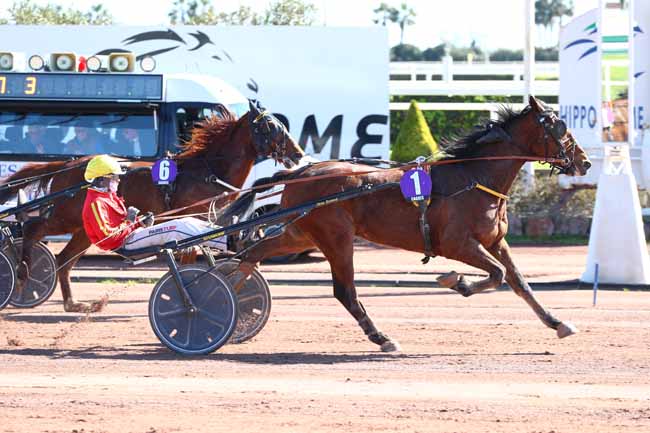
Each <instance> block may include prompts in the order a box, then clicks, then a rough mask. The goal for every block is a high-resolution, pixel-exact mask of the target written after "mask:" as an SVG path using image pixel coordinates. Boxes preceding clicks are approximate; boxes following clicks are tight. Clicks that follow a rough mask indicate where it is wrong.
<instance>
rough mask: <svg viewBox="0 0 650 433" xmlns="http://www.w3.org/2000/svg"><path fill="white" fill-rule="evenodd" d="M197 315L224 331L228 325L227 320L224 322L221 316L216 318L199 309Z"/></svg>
mask: <svg viewBox="0 0 650 433" xmlns="http://www.w3.org/2000/svg"><path fill="white" fill-rule="evenodd" d="M199 313H200V314H201V315H202V316H205V317H204V320H207V321H208V322H210V323H212V324H214V325H217V326H218V327H219V328H221V329H226V324H227V323H228V319H226V320H224V318H223V317H221V316H216V315H214V314H212V313H210V312H209V311H207V310H203V309H199Z"/></svg>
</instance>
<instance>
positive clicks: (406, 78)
mask: <svg viewBox="0 0 650 433" xmlns="http://www.w3.org/2000/svg"><path fill="white" fill-rule="evenodd" d="M627 65H628V61H627V60H604V61H603V73H604V78H603V86H604V92H605V93H604V96H605V98H606V99H607V100H611V99H612V92H611V88H612V86H627V81H612V79H611V76H612V68H613V67H626V66H627ZM523 74H524V64H523V62H485V63H484V62H472V63H468V62H454V61H453V60H452V59H451V57H446V58H445V59H444V60H443V61H441V62H391V63H390V80H389V91H390V95H391V96H488V97H489V96H521V97H522V100H521V102H522V103H523V95H524V94H525V88H524V81H523ZM486 75H487V76H494V77H495V78H498V79H490V80H478V79H473V77H479V76H486ZM559 75H560V64H559V63H558V62H536V63H535V77H536V78H535V81H534V82H533V94H535V95H537V96H540V97H542V98H544V97H545V96H556V97H557V96H558V95H559V92H560V81H559ZM514 105H515V108H517V104H514ZM408 106H409V104H408V103H403V102H392V103H391V104H390V109H391V110H406V109H408ZM522 106H523V105H522ZM495 107H496V104H492V103H459V102H432V103H421V104H420V108H422V109H423V110H449V111H456V110H459V111H464V110H480V111H490V112H493V111H494V109H495ZM554 108H555V109H557V106H556V105H555V106H554Z"/></svg>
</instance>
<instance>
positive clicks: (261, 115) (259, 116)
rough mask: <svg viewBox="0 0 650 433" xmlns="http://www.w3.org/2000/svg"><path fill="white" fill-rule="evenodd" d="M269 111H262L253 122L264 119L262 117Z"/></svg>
mask: <svg viewBox="0 0 650 433" xmlns="http://www.w3.org/2000/svg"><path fill="white" fill-rule="evenodd" d="M268 113H269V112H268V111H267V110H264V111H262V112H261V113H260V114H258V115H257V117H256V118H255V119H254V120H253V123H257V122H259V121H260V120H262V117H264V116H266V115H267V114H268Z"/></svg>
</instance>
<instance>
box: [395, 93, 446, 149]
mask: <svg viewBox="0 0 650 433" xmlns="http://www.w3.org/2000/svg"><path fill="white" fill-rule="evenodd" d="M437 152H438V144H437V143H436V141H435V140H434V139H433V136H432V135H431V131H430V130H429V126H428V125H427V121H426V119H425V118H424V115H423V114H422V111H421V110H420V107H418V104H417V102H416V101H411V106H410V107H409V110H408V113H407V114H406V118H405V119H404V122H403V123H402V126H401V128H400V130H399V134H398V135H397V139H396V140H395V142H394V143H393V145H392V146H391V154H390V157H391V159H392V160H395V161H400V162H409V161H413V160H414V159H415V158H417V157H418V156H429V155H432V154H435V153H437Z"/></svg>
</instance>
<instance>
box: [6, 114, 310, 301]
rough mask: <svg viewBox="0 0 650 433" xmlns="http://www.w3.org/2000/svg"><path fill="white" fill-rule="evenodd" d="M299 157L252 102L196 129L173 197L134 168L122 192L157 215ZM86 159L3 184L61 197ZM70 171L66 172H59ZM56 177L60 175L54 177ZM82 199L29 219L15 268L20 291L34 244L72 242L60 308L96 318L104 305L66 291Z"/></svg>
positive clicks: (79, 242)
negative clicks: (270, 161)
mask: <svg viewBox="0 0 650 433" xmlns="http://www.w3.org/2000/svg"><path fill="white" fill-rule="evenodd" d="M303 155H304V153H303V151H302V149H301V148H300V147H299V146H298V144H297V143H296V142H295V141H294V140H293V139H292V138H291V136H290V135H289V134H288V132H287V131H286V129H285V127H284V125H283V124H282V123H281V122H279V121H278V120H277V119H276V118H275V117H274V116H272V115H270V114H269V113H267V112H266V111H264V110H263V109H262V108H261V107H260V106H259V104H254V103H251V104H250V111H249V112H248V113H247V114H246V115H244V116H242V117H241V118H240V119H237V118H236V116H235V115H234V114H232V113H231V112H229V111H228V110H227V109H225V108H223V107H221V114H220V116H213V117H211V118H208V119H206V120H205V121H203V122H202V123H200V124H199V125H197V127H196V128H195V129H194V130H193V132H192V139H191V141H190V142H189V143H187V144H186V146H185V149H184V151H183V152H181V153H180V154H178V155H177V156H175V160H176V162H177V164H178V176H177V178H176V181H175V185H174V188H173V189H172V190H171V191H169V192H168V193H164V192H163V191H161V190H160V188H158V187H157V186H156V185H155V184H154V183H153V181H152V179H151V170H150V169H149V168H139V169H135V170H130V171H129V172H128V173H127V174H126V175H124V176H123V177H122V182H121V184H120V189H119V193H120V194H121V195H122V196H123V197H124V199H125V201H126V205H127V206H135V207H137V208H138V209H140V210H141V211H142V212H147V211H151V212H153V213H154V214H158V213H161V212H163V211H166V210H169V209H176V208H179V207H184V206H188V205H192V204H193V203H196V202H197V201H200V200H204V199H206V198H210V197H215V196H217V195H218V194H220V193H222V192H223V191H224V187H223V186H221V185H220V184H219V183H218V182H216V180H217V179H218V180H220V181H223V182H226V183H228V184H230V185H232V186H234V187H237V188H239V187H241V186H242V185H243V183H244V181H245V180H246V177H247V176H248V174H249V173H250V170H251V168H252V166H253V164H254V162H255V160H256V159H257V158H258V157H261V156H272V157H273V158H274V159H275V160H276V161H278V162H281V163H283V164H284V165H285V166H286V167H287V168H290V167H291V166H292V165H293V164H295V163H297V162H298V161H299V160H300V158H301V157H302V156H303ZM90 158H91V157H85V158H81V159H79V160H76V161H68V162H53V163H46V164H32V165H28V166H26V167H25V168H23V169H22V170H20V171H18V172H17V173H15V174H14V175H12V176H11V177H9V178H8V179H7V180H6V181H5V183H8V182H12V181H16V180H20V179H23V178H28V177H32V176H39V177H40V182H41V183H47V182H49V181H50V179H52V184H51V191H52V192H55V191H60V190H62V189H65V188H69V187H71V186H74V185H77V184H79V183H82V182H83V181H84V180H83V173H84V170H85V166H86V164H87V162H88V160H89V159H90ZM68 168H69V170H65V171H61V170H64V169H68ZM53 172H58V173H55V174H52V173H53ZM16 189H17V188H12V189H7V190H4V191H2V193H0V202H4V201H6V200H7V199H8V196H9V195H10V194H12V193H15V191H16ZM85 198H86V194H85V190H84V191H82V192H80V193H77V194H76V195H75V196H74V197H72V198H66V199H62V200H59V201H57V202H55V206H54V210H53V212H52V214H51V216H50V217H49V218H46V219H35V220H32V221H30V222H28V223H27V224H26V225H25V227H24V230H23V258H22V263H21V265H20V266H19V267H18V274H19V285H20V284H24V282H25V281H26V278H27V276H28V270H29V265H30V263H31V257H30V253H31V249H32V246H33V245H34V243H35V242H37V241H38V240H39V239H41V238H43V237H44V236H48V235H61V234H68V233H70V234H72V239H71V240H70V242H68V244H67V245H66V247H65V248H64V249H63V250H62V251H61V253H60V254H59V255H58V256H57V267H58V268H59V271H58V278H59V282H60V283H61V292H62V295H63V302H64V308H65V311H69V312H87V311H96V310H97V309H99V308H101V306H102V305H103V302H101V301H96V302H94V303H93V304H90V305H89V304H85V303H80V302H75V301H74V300H73V298H72V293H71V291H70V270H71V269H72V267H73V266H74V265H75V264H76V263H77V261H78V260H79V258H80V257H81V255H82V254H83V252H84V251H85V250H86V249H87V248H88V247H90V245H91V243H90V241H89V240H88V237H87V236H86V233H85V231H84V229H83V223H82V220H81V210H82V208H83V203H84V200H85ZM207 208H208V205H207V204H204V205H201V206H195V207H192V208H189V209H188V211H190V212H201V211H203V212H204V211H206V210H207Z"/></svg>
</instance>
